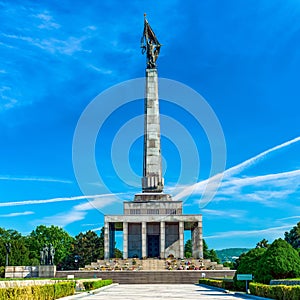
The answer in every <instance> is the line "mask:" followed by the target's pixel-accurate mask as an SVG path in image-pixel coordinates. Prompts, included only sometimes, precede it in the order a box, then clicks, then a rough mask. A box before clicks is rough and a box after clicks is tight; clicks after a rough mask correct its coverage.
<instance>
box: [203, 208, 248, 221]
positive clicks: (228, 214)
mask: <svg viewBox="0 0 300 300" xmlns="http://www.w3.org/2000/svg"><path fill="white" fill-rule="evenodd" d="M201 212H202V214H203V215H204V216H209V217H210V216H212V217H224V218H237V219H240V218H243V217H244V216H245V214H246V211H243V210H216V209H202V211H201Z"/></svg>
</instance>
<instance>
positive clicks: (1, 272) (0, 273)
mask: <svg viewBox="0 0 300 300" xmlns="http://www.w3.org/2000/svg"><path fill="white" fill-rule="evenodd" d="M4 276H5V267H4V266H0V278H4Z"/></svg>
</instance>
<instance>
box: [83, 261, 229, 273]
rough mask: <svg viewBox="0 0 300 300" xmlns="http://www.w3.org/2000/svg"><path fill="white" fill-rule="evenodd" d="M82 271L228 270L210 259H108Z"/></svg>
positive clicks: (92, 264)
mask: <svg viewBox="0 0 300 300" xmlns="http://www.w3.org/2000/svg"><path fill="white" fill-rule="evenodd" d="M81 270H82V271H94V270H99V271H163V270H229V268H228V267H224V266H223V265H222V264H218V263H216V262H212V261H211V260H210V259H194V258H190V259H175V258H167V259H158V258H148V259H138V258H129V259H110V260H98V261H97V262H93V263H91V264H90V265H87V266H85V268H82V269H81Z"/></svg>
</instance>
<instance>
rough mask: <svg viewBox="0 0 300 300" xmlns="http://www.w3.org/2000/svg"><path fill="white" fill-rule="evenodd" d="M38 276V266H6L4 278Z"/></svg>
mask: <svg viewBox="0 0 300 300" xmlns="http://www.w3.org/2000/svg"><path fill="white" fill-rule="evenodd" d="M38 276H39V267H38V266H7V267H5V278H32V277H38Z"/></svg>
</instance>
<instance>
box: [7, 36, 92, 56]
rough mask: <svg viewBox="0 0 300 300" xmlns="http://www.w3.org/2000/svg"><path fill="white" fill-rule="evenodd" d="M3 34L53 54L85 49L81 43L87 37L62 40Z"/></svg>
mask: <svg viewBox="0 0 300 300" xmlns="http://www.w3.org/2000/svg"><path fill="white" fill-rule="evenodd" d="M3 36H5V37H6V38H9V39H14V40H20V41H24V42H27V43H29V44H31V45H32V46H35V47H38V48H40V49H43V50H45V51H48V52H50V53H52V54H54V53H60V54H65V55H72V54H74V53H75V52H78V51H85V50H84V49H83V48H82V46H81V44H82V42H83V41H84V40H86V39H87V37H85V36H82V37H73V36H71V37H68V38H67V39H65V40H60V39H57V38H51V37H49V38H44V39H40V38H32V37H30V36H23V35H14V34H5V33H3Z"/></svg>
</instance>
